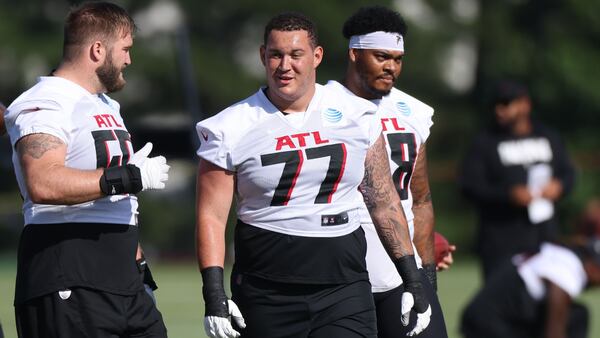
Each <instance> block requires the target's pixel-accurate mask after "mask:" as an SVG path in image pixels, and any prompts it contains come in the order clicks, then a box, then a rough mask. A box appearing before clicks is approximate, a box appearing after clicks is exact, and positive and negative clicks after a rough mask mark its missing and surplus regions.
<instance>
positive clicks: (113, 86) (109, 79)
mask: <svg viewBox="0 0 600 338" xmlns="http://www.w3.org/2000/svg"><path fill="white" fill-rule="evenodd" d="M96 75H97V76H98V80H99V81H100V83H101V84H102V85H103V86H104V88H106V92H107V93H114V92H117V91H119V90H121V89H123V87H125V80H123V79H121V69H119V67H117V66H116V65H115V64H114V63H113V58H112V52H110V53H108V55H107V57H106V59H105V60H104V63H103V64H102V65H101V66H100V67H98V68H97V69H96Z"/></svg>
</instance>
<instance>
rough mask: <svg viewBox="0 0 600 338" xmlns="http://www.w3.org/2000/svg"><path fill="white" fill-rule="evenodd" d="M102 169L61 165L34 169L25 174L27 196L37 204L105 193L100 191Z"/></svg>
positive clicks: (61, 202) (69, 202)
mask: <svg viewBox="0 0 600 338" xmlns="http://www.w3.org/2000/svg"><path fill="white" fill-rule="evenodd" d="M102 173H103V170H102V169H96V170H78V169H73V168H67V167H64V166H57V165H53V166H48V167H46V168H43V167H41V168H37V169H36V170H33V171H29V172H27V173H26V177H25V182H26V186H27V193H28V194H29V198H30V199H31V200H32V201H33V202H34V203H38V204H54V205H73V204H79V203H84V202H89V201H93V200H96V199H99V198H101V197H103V196H104V194H103V193H102V191H101V190H100V177H101V176H102Z"/></svg>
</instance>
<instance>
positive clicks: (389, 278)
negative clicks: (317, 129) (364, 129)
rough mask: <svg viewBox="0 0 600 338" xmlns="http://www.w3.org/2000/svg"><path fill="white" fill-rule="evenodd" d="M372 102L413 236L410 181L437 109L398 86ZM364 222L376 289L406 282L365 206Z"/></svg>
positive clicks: (368, 255) (374, 288)
mask: <svg viewBox="0 0 600 338" xmlns="http://www.w3.org/2000/svg"><path fill="white" fill-rule="evenodd" d="M327 85H328V86H335V87H339V88H343V89H344V90H346V91H347V92H348V93H350V94H352V93H351V92H350V91H348V90H347V89H346V88H345V87H344V86H343V85H341V84H340V83H338V82H336V81H329V83H328V84H327ZM352 95H353V94H352ZM372 102H373V103H375V104H377V105H378V107H379V109H378V110H377V114H378V117H379V119H380V121H381V125H382V128H383V134H384V136H385V141H386V149H387V152H388V157H389V163H390V172H391V173H392V180H393V182H394V185H395V186H396V190H397V191H398V194H399V196H400V200H401V201H402V208H403V210H404V214H405V215H406V220H407V221H408V227H409V232H410V237H411V239H412V238H413V235H414V222H413V219H414V214H413V212H412V205H413V198H412V193H411V191H410V181H411V178H412V173H413V170H414V167H415V163H416V161H417V154H418V153H419V148H420V147H421V145H422V144H424V143H425V141H426V140H427V137H429V129H430V128H431V126H432V125H433V121H432V117H433V108H432V107H430V106H428V105H426V104H425V103H423V102H421V101H419V100H417V99H416V98H414V97H412V96H410V95H408V94H406V93H404V92H402V91H400V90H398V89H396V88H393V89H392V91H391V92H390V94H388V95H386V96H385V97H383V98H382V99H380V100H372ZM361 224H362V225H363V229H364V230H365V235H366V237H367V270H368V271H369V279H370V281H371V285H372V290H373V292H384V291H388V290H391V289H393V288H396V287H397V286H399V285H400V284H402V278H400V275H399V274H398V272H397V271H396V267H395V266H394V263H393V262H392V260H391V259H390V257H389V255H388V254H387V252H386V251H385V248H384V247H383V244H381V241H380V239H379V236H378V235H377V231H376V230H375V227H374V225H373V222H372V221H371V217H370V216H369V212H368V210H367V208H366V207H364V206H363V208H362V210H361ZM413 250H414V252H415V259H416V261H417V266H419V267H420V266H421V258H420V257H419V255H418V253H417V250H416V248H415V247H414V244H413Z"/></svg>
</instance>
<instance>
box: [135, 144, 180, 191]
mask: <svg viewBox="0 0 600 338" xmlns="http://www.w3.org/2000/svg"><path fill="white" fill-rule="evenodd" d="M150 151H152V143H150V142H148V143H146V145H145V146H144V147H143V148H142V149H140V150H138V151H137V152H136V153H135V154H133V156H131V158H130V159H129V164H133V165H135V166H136V167H138V168H140V174H141V175H142V191H144V190H148V189H164V188H165V182H166V181H167V180H168V179H169V168H170V166H169V165H167V159H165V157H164V156H156V157H148V155H150Z"/></svg>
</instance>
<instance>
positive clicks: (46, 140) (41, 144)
mask: <svg viewBox="0 0 600 338" xmlns="http://www.w3.org/2000/svg"><path fill="white" fill-rule="evenodd" d="M63 144H64V142H63V141H62V140H61V139H59V138H58V137H56V136H52V135H49V134H31V135H27V136H25V137H23V138H22V139H20V140H19V141H18V143H17V152H18V153H19V154H21V156H25V155H29V156H31V157H33V158H35V159H39V158H41V157H42V156H44V154H45V153H46V152H48V151H49V150H53V149H56V148H58V147H60V146H61V145H63Z"/></svg>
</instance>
